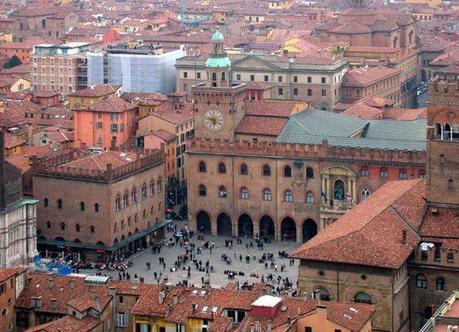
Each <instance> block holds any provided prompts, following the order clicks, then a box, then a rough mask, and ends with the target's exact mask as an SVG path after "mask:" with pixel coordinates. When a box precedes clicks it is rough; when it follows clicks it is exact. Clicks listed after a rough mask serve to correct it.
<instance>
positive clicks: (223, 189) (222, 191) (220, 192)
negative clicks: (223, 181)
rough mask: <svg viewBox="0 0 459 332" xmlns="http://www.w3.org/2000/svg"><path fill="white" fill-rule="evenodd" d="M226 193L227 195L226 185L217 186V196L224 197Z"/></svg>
mask: <svg viewBox="0 0 459 332" xmlns="http://www.w3.org/2000/svg"><path fill="white" fill-rule="evenodd" d="M227 195H228V193H227V192H226V187H225V186H220V187H218V197H221V198H226V196H227Z"/></svg>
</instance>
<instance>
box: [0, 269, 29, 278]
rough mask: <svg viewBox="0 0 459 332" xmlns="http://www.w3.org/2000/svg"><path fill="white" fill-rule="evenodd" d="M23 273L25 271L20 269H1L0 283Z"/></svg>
mask: <svg viewBox="0 0 459 332" xmlns="http://www.w3.org/2000/svg"><path fill="white" fill-rule="evenodd" d="M24 271H25V269H24V268H22V267H13V268H8V269H2V270H0V282H3V281H5V280H8V279H9V278H11V277H12V276H15V275H17V274H20V273H22V272H24Z"/></svg>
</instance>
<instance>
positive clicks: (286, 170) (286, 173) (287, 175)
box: [284, 166, 292, 178]
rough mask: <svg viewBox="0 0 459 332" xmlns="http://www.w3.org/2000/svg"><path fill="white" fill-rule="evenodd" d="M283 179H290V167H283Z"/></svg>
mask: <svg viewBox="0 0 459 332" xmlns="http://www.w3.org/2000/svg"><path fill="white" fill-rule="evenodd" d="M284 177H286V178H291V177H292V168H291V167H290V166H285V167H284Z"/></svg>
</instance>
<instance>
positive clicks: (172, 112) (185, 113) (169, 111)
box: [149, 103, 193, 125]
mask: <svg viewBox="0 0 459 332" xmlns="http://www.w3.org/2000/svg"><path fill="white" fill-rule="evenodd" d="M149 116H153V117H158V118H160V119H163V120H166V121H168V122H170V123H172V124H175V125H180V124H183V123H185V122H188V121H191V120H192V119H193V107H192V105H191V103H186V104H185V105H183V108H180V107H178V108H177V109H175V108H174V107H173V106H171V105H170V104H169V103H164V104H162V105H161V106H160V107H159V111H157V112H154V113H152V114H150V115H149Z"/></svg>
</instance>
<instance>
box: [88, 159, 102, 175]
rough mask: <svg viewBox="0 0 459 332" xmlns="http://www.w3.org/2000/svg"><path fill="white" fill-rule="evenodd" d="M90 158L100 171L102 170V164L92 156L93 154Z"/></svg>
mask: <svg viewBox="0 0 459 332" xmlns="http://www.w3.org/2000/svg"><path fill="white" fill-rule="evenodd" d="M90 158H91V159H92V161H93V162H94V163H95V164H96V166H97V167H98V168H99V169H100V170H101V171H103V169H102V166H101V165H100V164H99V163H98V162H97V160H96V158H94V156H90Z"/></svg>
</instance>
